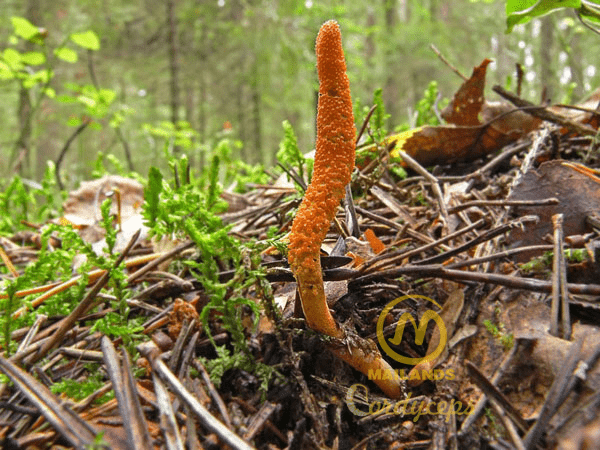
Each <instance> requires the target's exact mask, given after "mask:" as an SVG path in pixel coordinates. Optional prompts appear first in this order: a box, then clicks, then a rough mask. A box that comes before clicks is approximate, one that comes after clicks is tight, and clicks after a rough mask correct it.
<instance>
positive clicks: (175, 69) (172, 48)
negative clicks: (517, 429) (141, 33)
mask: <svg viewBox="0 0 600 450" xmlns="http://www.w3.org/2000/svg"><path fill="white" fill-rule="evenodd" d="M167 20H168V25H167V28H168V30H167V41H168V48H169V69H170V72H171V81H170V86H171V122H173V123H174V124H176V123H177V122H178V121H179V46H178V43H177V21H176V19H175V0H167Z"/></svg>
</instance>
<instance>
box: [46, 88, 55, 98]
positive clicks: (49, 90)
mask: <svg viewBox="0 0 600 450" xmlns="http://www.w3.org/2000/svg"><path fill="white" fill-rule="evenodd" d="M44 94H46V96H47V97H49V98H54V97H56V91H55V90H54V89H52V88H51V87H49V88H46V90H45V91H44Z"/></svg>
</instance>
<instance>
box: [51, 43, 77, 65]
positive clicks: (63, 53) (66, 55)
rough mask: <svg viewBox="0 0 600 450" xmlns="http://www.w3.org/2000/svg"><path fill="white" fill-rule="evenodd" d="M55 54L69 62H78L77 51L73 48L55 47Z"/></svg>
mask: <svg viewBox="0 0 600 450" xmlns="http://www.w3.org/2000/svg"><path fill="white" fill-rule="evenodd" d="M54 55H56V57H57V58H58V59H62V60H63V61H66V62H69V63H75V62H77V52H75V51H74V50H71V49H70V48H65V47H63V48H56V49H54Z"/></svg>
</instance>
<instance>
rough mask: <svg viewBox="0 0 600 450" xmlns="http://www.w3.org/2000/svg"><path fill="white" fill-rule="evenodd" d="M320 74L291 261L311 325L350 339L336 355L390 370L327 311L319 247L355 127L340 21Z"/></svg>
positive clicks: (346, 171) (341, 185) (325, 29)
mask: <svg viewBox="0 0 600 450" xmlns="http://www.w3.org/2000/svg"><path fill="white" fill-rule="evenodd" d="M316 53H317V72H318V75H319V106H318V113H317V143H316V154H315V164H314V169H313V176H312V180H311V183H310V185H309V186H308V189H307V190H306V194H305V195H304V199H303V200H302V204H301V205H300V208H299V209H298V213H297V214H296V217H295V218H294V222H293V224H292V230H291V233H290V237H289V240H290V242H289V246H288V259H289V263H290V267H291V269H292V272H293V273H294V277H295V278H296V281H297V283H298V291H299V293H300V300H301V302H302V309H303V311H304V316H305V317H306V322H307V324H308V326H309V327H310V328H312V329H314V330H316V331H319V332H321V333H323V334H326V335H328V336H332V337H334V338H337V339H342V340H346V341H347V342H346V343H344V345H333V344H332V346H331V349H332V351H333V352H334V353H335V354H336V355H337V356H338V357H340V358H341V359H343V360H344V361H346V362H348V363H349V364H350V365H351V366H353V367H354V368H355V369H357V370H359V371H361V372H363V373H365V374H367V373H368V371H369V369H371V370H374V371H377V370H382V369H383V370H390V371H391V370H392V369H391V367H390V366H389V365H388V364H387V363H386V362H385V361H384V360H383V358H382V357H381V354H380V353H379V351H378V350H377V348H376V347H375V346H374V345H373V344H372V343H371V342H368V341H365V340H364V339H361V338H359V337H358V336H353V337H352V338H351V339H348V337H349V336H348V335H347V333H346V332H345V331H344V330H343V329H342V328H341V327H339V326H338V324H337V323H336V322H335V319H334V318H333V316H332V315H331V313H330V311H329V308H328V307H327V301H326V298H325V290H324V286H323V274H322V271H321V261H320V255H319V252H320V248H321V243H322V242H323V240H324V239H325V236H326V235H327V231H328V230H329V226H330V224H331V221H332V220H333V218H334V216H335V213H336V210H337V207H338V206H339V204H340V201H341V199H342V198H343V197H344V193H345V187H346V185H347V184H348V183H349V182H350V178H351V174H352V170H353V168H354V156H355V139H356V128H355V126H354V115H353V112H352V99H351V97H350V83H349V81H348V76H347V75H346V61H345V58H344V51H343V49H342V36H341V33H340V28H339V26H338V24H337V22H336V21H334V20H330V21H328V22H325V23H324V24H323V26H321V29H320V31H319V35H318V36H317V44H316ZM378 383H379V386H380V387H381V389H382V390H383V391H384V392H385V393H386V394H388V395H389V396H392V397H399V396H401V394H402V388H401V386H400V382H399V381H393V380H391V381H390V380H378Z"/></svg>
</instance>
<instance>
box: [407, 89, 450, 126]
mask: <svg viewBox="0 0 600 450" xmlns="http://www.w3.org/2000/svg"><path fill="white" fill-rule="evenodd" d="M438 96H439V89H438V83H437V81H430V82H429V86H427V89H425V92H423V98H422V99H420V100H419V101H418V102H417V104H416V105H415V111H416V113H417V119H416V122H415V125H416V126H417V127H422V126H425V125H431V126H436V125H440V121H439V119H438V116H437V115H436V114H435V111H434V107H435V105H436V102H437V101H438ZM448 103H449V100H448V99H447V98H445V99H443V100H442V101H441V102H439V103H438V104H437V107H438V109H440V110H441V109H443V108H444V107H445V106H446V105H447V104H448Z"/></svg>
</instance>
